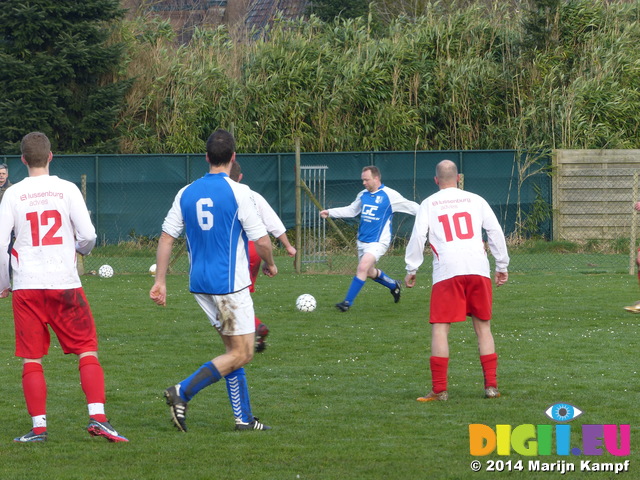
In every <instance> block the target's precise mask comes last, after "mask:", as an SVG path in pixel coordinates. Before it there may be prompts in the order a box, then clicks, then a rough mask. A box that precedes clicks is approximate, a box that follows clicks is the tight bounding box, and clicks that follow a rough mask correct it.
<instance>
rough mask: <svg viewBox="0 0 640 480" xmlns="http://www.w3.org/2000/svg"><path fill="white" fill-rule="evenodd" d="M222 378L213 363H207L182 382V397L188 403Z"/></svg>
mask: <svg viewBox="0 0 640 480" xmlns="http://www.w3.org/2000/svg"><path fill="white" fill-rule="evenodd" d="M221 378H222V375H220V372H219V371H218V369H217V368H216V366H215V365H214V364H213V362H207V363H205V364H204V365H202V366H201V367H200V368H199V369H198V370H196V371H195V372H193V373H192V374H191V376H189V377H187V378H185V379H184V380H183V381H181V382H180V396H181V397H182V398H184V399H185V400H186V401H187V402H188V401H189V400H191V399H192V398H193V397H194V396H195V394H196V393H198V392H199V391H200V390H202V389H203V388H205V387H208V386H209V385H211V384H212V383H215V382H217V381H218V380H220V379H221Z"/></svg>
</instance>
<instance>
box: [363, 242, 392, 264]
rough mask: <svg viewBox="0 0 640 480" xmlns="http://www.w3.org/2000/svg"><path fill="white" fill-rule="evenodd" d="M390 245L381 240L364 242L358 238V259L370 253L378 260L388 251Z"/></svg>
mask: <svg viewBox="0 0 640 480" xmlns="http://www.w3.org/2000/svg"><path fill="white" fill-rule="evenodd" d="M388 249H389V245H386V244H384V243H380V242H371V243H364V242H361V241H360V240H358V260H360V259H361V258H362V256H363V255H364V254H365V253H370V254H371V255H373V256H374V257H376V262H377V261H378V260H380V258H381V257H382V256H383V255H384V254H385V253H387V250H388Z"/></svg>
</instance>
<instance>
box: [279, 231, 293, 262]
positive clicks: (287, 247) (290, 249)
mask: <svg viewBox="0 0 640 480" xmlns="http://www.w3.org/2000/svg"><path fill="white" fill-rule="evenodd" d="M278 240H280V243H282V245H283V246H284V248H285V250H286V251H287V255H289V256H290V257H295V256H296V253H297V252H298V251H297V250H296V247H294V246H293V245H291V242H289V237H287V232H284V233H283V234H282V235H280V236H279V237H278Z"/></svg>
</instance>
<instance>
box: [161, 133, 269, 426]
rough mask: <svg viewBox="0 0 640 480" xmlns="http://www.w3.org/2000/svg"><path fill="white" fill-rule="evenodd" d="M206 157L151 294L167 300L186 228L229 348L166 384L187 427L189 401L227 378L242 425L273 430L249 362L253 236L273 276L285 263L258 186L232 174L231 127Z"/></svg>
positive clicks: (206, 302)
mask: <svg viewBox="0 0 640 480" xmlns="http://www.w3.org/2000/svg"><path fill="white" fill-rule="evenodd" d="M206 157H207V161H208V162H209V173H208V174H207V175H205V176H204V177H202V178H200V179H198V180H196V181H195V182H193V183H191V184H190V185H187V186H186V187H183V188H182V189H181V190H180V191H179V192H178V194H177V195H176V197H175V200H174V202H173V205H172V207H171V209H170V210H169V213H168V214H167V217H166V218H165V220H164V223H163V225H162V234H161V236H160V240H159V243H158V251H157V254H156V264H157V270H156V280H155V283H154V285H153V287H152V288H151V291H150V294H149V295H150V297H151V299H152V300H153V301H154V302H156V303H157V304H158V305H161V306H165V305H166V303H167V286H166V274H167V268H168V266H169V259H170V257H171V249H172V247H173V243H174V241H175V239H176V238H178V237H179V236H180V234H181V233H182V231H183V230H184V231H185V234H186V237H187V245H188V249H189V260H190V263H191V268H190V273H189V289H190V291H191V293H193V294H194V296H195V299H196V301H197V302H198V304H199V305H200V307H201V308H202V309H203V310H204V312H205V313H206V315H207V317H208V318H209V321H210V322H211V324H212V325H213V326H214V327H215V328H216V329H217V331H218V333H219V334H220V336H221V337H222V341H223V343H224V346H225V353H223V354H222V355H219V356H217V357H215V358H213V359H212V360H211V361H209V362H206V363H204V364H203V365H202V366H201V367H200V368H198V369H197V370H196V371H195V372H193V373H192V374H191V375H190V376H188V377H187V378H185V379H184V380H182V381H181V382H180V383H178V384H176V385H174V386H172V387H169V388H167V389H166V390H165V392H164V396H165V398H166V401H167V404H168V405H169V407H170V410H171V416H172V420H173V423H174V425H175V426H176V427H177V428H178V430H180V431H182V432H186V431H187V425H186V413H187V405H188V402H189V401H190V400H191V399H192V398H193V397H194V396H195V395H196V394H197V393H198V392H200V391H201V390H202V389H203V388H205V387H207V386H209V385H211V384H213V383H215V382H217V381H219V380H221V379H222V378H225V379H226V381H227V388H228V393H229V399H230V401H231V405H232V409H233V414H234V417H235V428H236V430H268V429H270V427H268V426H266V425H264V424H262V423H260V421H258V419H257V418H256V417H254V416H253V413H252V411H251V404H250V401H249V388H248V385H247V380H246V377H245V372H244V368H243V366H244V365H246V364H247V363H249V362H250V361H251V360H252V358H253V351H254V332H255V324H254V317H255V314H254V310H253V302H252V300H251V296H250V294H249V288H248V287H249V285H251V280H250V278H249V260H248V254H247V243H248V241H249V240H251V241H254V242H255V247H256V251H257V252H258V255H260V258H262V260H264V263H263V267H262V270H263V272H264V273H265V274H266V275H268V276H270V277H273V276H274V275H276V274H277V272H278V269H277V267H276V264H275V263H274V260H273V252H272V247H271V239H270V238H269V236H268V234H267V230H266V228H265V226H264V224H263V223H262V221H261V220H260V217H259V215H258V211H257V209H256V206H255V203H254V200H253V197H252V195H251V190H250V189H249V187H247V186H246V185H241V184H238V183H236V182H234V181H233V180H231V179H230V178H229V172H230V170H231V165H232V163H233V162H234V161H235V140H234V138H233V136H232V135H231V134H230V133H229V132H227V131H226V130H221V129H220V130H216V131H215V132H213V133H212V134H211V136H210V137H209V139H208V140H207V155H206Z"/></svg>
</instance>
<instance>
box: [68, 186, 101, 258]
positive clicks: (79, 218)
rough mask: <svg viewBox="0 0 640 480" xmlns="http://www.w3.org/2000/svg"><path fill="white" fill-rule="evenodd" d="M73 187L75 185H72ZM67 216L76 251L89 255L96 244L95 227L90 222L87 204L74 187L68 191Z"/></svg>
mask: <svg viewBox="0 0 640 480" xmlns="http://www.w3.org/2000/svg"><path fill="white" fill-rule="evenodd" d="M74 187H75V185H74ZM69 194H70V197H71V198H70V205H69V218H70V219H71V222H72V223H73V229H74V235H75V238H76V245H75V247H76V252H78V253H79V254H81V255H89V254H90V253H91V250H93V247H95V246H96V240H97V238H98V237H97V235H96V229H95V227H94V226H93V223H92V222H91V216H90V215H89V210H88V209H87V205H86V204H85V203H84V198H82V193H80V190H79V189H78V188H77V187H75V188H72V189H71V191H70V193H69Z"/></svg>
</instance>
